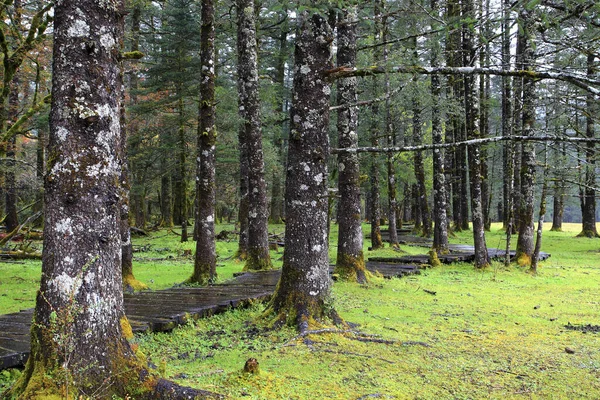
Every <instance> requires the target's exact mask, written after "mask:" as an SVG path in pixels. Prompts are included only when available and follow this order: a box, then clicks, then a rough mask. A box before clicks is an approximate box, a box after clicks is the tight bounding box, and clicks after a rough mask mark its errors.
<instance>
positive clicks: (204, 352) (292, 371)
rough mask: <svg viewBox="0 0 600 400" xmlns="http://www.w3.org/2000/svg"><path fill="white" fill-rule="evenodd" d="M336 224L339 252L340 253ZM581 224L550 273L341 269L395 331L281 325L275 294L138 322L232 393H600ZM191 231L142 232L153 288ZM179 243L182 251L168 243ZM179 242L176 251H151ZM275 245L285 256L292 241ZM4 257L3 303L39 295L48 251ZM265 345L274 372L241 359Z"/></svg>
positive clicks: (569, 228)
mask: <svg viewBox="0 0 600 400" xmlns="http://www.w3.org/2000/svg"><path fill="white" fill-rule="evenodd" d="M332 227H334V229H333V230H332V235H331V238H332V246H331V247H330V256H331V257H332V261H335V260H334V257H335V254H336V248H335V240H336V239H337V237H336V233H335V226H334V225H333V226H332ZM225 228H227V227H225ZM277 229H279V230H281V229H282V227H277ZM218 230H219V229H218ZM580 230H581V227H580V225H579V224H572V225H571V224H565V226H563V232H546V233H545V237H544V247H543V249H542V250H543V251H546V252H549V253H551V254H552V257H551V258H550V259H549V260H548V261H545V262H543V263H541V265H540V266H539V269H538V274H537V275H531V274H528V273H527V269H526V268H523V267H519V266H517V265H513V266H511V267H509V268H505V267H504V266H503V265H502V264H501V263H500V262H494V263H492V265H491V267H490V268H488V269H486V270H484V271H478V270H475V269H474V268H473V266H472V265H469V264H456V265H451V266H448V265H442V266H440V267H438V268H432V269H428V270H425V271H423V274H422V275H419V276H410V277H405V278H402V279H392V280H384V279H381V278H376V277H374V278H372V280H371V283H370V284H369V285H363V286H360V285H357V284H352V283H344V282H337V283H336V284H335V285H334V286H333V291H334V298H335V301H334V305H335V308H336V310H337V311H338V312H339V313H340V315H341V316H342V317H343V318H344V320H346V321H348V322H353V323H357V324H359V326H358V327H357V328H354V329H355V330H358V331H361V332H365V333H368V334H373V335H379V336H378V337H377V338H378V339H385V340H387V341H389V342H387V343H374V342H363V341H358V340H356V336H353V335H351V334H340V333H321V334H315V335H310V336H305V337H302V338H297V333H296V332H295V331H294V330H291V329H290V328H286V327H284V328H282V329H281V330H277V331H269V330H267V329H266V327H265V326H263V325H260V324H257V323H256V322H255V321H258V320H259V317H260V315H261V314H262V312H263V310H264V306H263V305H255V306H253V307H251V308H250V309H247V310H238V311H232V312H228V313H226V314H223V315H218V316H214V317H212V318H209V319H205V320H200V321H196V322H194V323H193V324H190V325H188V326H186V327H183V328H181V329H176V330H175V331H174V332H173V333H170V334H152V335H142V336H139V335H138V336H136V337H135V339H134V341H135V343H136V344H138V345H139V350H140V351H142V352H143V353H144V354H145V355H146V356H147V357H148V360H149V361H150V362H151V363H153V364H155V365H157V366H159V365H161V364H164V365H165V375H166V377H168V378H171V379H174V380H175V381H177V382H178V383H180V384H182V385H189V386H193V387H199V388H203V389H206V390H212V391H215V392H218V393H223V394H227V395H229V396H230V398H250V399H252V398H254V399H274V398H282V399H324V398H339V399H355V398H358V397H361V396H366V395H379V398H400V399H403V398H410V399H413V398H421V399H431V398H442V399H463V398H464V399H470V398H498V399H504V398H552V399H597V398H600V347H599V346H598V343H599V341H600V336H598V334H597V333H587V334H586V333H582V332H578V331H572V330H568V329H566V328H565V325H567V324H568V323H571V324H592V325H600V300H599V298H598V282H599V281H600V257H598V256H599V253H600V240H598V239H588V238H575V235H577V233H579V232H580ZM365 231H366V230H365ZM503 237H504V233H503V232H502V231H501V229H500V226H499V225H497V224H494V225H493V226H492V231H491V233H488V237H487V239H488V246H490V247H502V246H503V245H504V239H503ZM177 240H178V237H177V236H174V235H166V236H165V233H164V232H162V233H156V234H154V235H153V237H152V238H142V239H135V241H134V243H135V244H136V245H144V244H151V246H152V251H149V252H145V253H136V254H135V256H136V259H135V260H134V273H135V275H136V277H137V278H138V279H139V280H141V281H142V282H145V283H147V284H149V285H150V286H151V287H152V288H153V289H157V288H161V287H168V286H171V285H172V284H174V283H179V282H182V281H183V280H185V278H187V277H188V276H189V273H190V271H191V269H192V267H193V260H192V258H189V257H188V258H186V257H183V256H180V255H179V254H180V252H181V253H183V251H182V250H183V249H187V248H190V249H191V248H193V247H192V246H193V243H191V242H190V243H183V244H180V243H178V242H177ZM452 241H453V242H455V243H469V242H471V233H470V232H469V231H465V232H460V233H457V236H456V237H455V238H453V239H452ZM367 242H368V241H367ZM513 243H516V238H515V239H513ZM165 247H168V248H170V251H158V250H159V249H161V248H165ZM236 249H237V243H235V240H232V242H230V243H226V242H219V243H218V245H217V251H218V252H219V255H220V257H221V258H220V260H219V264H220V266H219V267H218V272H219V279H227V278H229V277H231V274H232V273H233V272H236V271H239V270H241V269H242V267H243V263H241V262H239V261H235V260H234V259H233V258H232V259H230V260H225V258H228V257H231V256H232V255H233V254H234V253H235V250H236ZM403 250H405V251H407V252H409V253H413V254H415V253H421V254H424V253H426V252H427V249H426V248H414V247H408V246H403ZM375 254H376V255H378V256H398V253H397V252H396V251H394V250H393V249H390V248H389V247H387V246H386V248H385V249H382V250H377V251H372V252H371V251H365V257H366V258H368V257H369V256H370V255H375ZM169 255H171V256H173V257H174V258H173V259H168V260H164V261H151V260H148V259H150V258H164V257H167V256H169ZM272 256H273V259H274V261H276V262H275V264H276V265H278V266H280V265H281V262H280V261H279V262H277V259H278V258H280V254H279V255H278V254H276V253H272ZM141 259H146V261H141ZM0 270H2V274H1V275H0V276H2V278H0V281H1V282H2V283H1V284H0V287H2V293H3V294H6V296H0V310H2V313H6V312H11V311H16V310H18V309H20V308H24V307H30V306H33V299H34V296H35V290H36V289H37V287H36V286H37V283H38V282H39V264H37V266H36V264H34V263H29V262H28V263H25V264H0ZM5 288H6V290H5ZM423 289H426V290H428V291H429V292H436V295H432V294H430V293H427V292H425V291H424V290H423ZM13 298H23V299H28V300H23V301H18V300H17V301H14V300H11V299H13ZM27 301H29V303H27ZM567 348H568V349H569V352H567V351H566V350H565V349H567ZM251 357H254V358H256V359H257V360H258V362H259V363H260V370H261V373H260V374H257V375H252V374H245V373H243V372H241V371H242V368H243V366H244V363H245V362H246V360H247V359H248V358H251ZM10 374H11V372H8V371H5V372H2V373H1V375H0V376H1V378H0V382H3V384H4V385H6V384H8V383H9V382H11V381H13V380H14V376H11V375H10Z"/></svg>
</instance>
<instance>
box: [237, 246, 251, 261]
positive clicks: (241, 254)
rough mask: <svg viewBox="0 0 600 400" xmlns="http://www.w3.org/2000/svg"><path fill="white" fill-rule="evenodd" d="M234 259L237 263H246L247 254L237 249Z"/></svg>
mask: <svg viewBox="0 0 600 400" xmlns="http://www.w3.org/2000/svg"><path fill="white" fill-rule="evenodd" d="M234 257H235V259H236V260H238V261H246V260H247V259H248V252H247V251H246V250H244V249H241V248H238V249H237V251H236V252H235V255H234Z"/></svg>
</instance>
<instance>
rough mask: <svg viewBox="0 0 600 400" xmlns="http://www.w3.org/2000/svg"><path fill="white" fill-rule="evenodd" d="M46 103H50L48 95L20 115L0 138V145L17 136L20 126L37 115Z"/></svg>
mask: <svg viewBox="0 0 600 400" xmlns="http://www.w3.org/2000/svg"><path fill="white" fill-rule="evenodd" d="M48 103H50V95H47V96H46V97H44V98H43V99H42V101H40V102H38V103H37V104H34V105H33V106H31V108H30V109H29V110H27V111H26V112H25V113H24V114H23V115H21V117H19V119H18V120H17V121H16V122H15V123H14V124H13V125H12V126H11V127H10V128H9V129H8V130H7V131H6V132H5V133H4V134H3V135H2V136H0V143H3V142H7V141H8V140H10V139H11V138H12V137H13V136H15V135H17V134H18V133H19V128H21V125H23V124H24V123H25V122H27V121H28V120H29V119H30V118H31V117H32V116H33V115H34V114H35V113H37V112H38V111H39V110H40V109H41V108H42V107H43V106H44V105H45V104H48Z"/></svg>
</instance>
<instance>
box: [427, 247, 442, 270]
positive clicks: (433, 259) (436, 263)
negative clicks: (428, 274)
mask: <svg viewBox="0 0 600 400" xmlns="http://www.w3.org/2000/svg"><path fill="white" fill-rule="evenodd" d="M429 265H430V266H431V267H432V268H436V267H440V266H441V265H442V263H441V262H440V258H439V257H438V254H437V251H436V250H435V249H434V248H431V249H429Z"/></svg>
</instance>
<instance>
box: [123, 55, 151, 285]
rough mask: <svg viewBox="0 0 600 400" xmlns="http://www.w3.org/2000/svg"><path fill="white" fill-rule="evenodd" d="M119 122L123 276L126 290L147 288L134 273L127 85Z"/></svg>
mask: <svg viewBox="0 0 600 400" xmlns="http://www.w3.org/2000/svg"><path fill="white" fill-rule="evenodd" d="M120 68H121V82H122V80H123V63H122V62H121V64H120ZM119 101H120V104H119V110H120V114H119V123H120V124H121V134H120V136H119V140H118V143H117V145H118V147H117V148H116V151H117V155H118V158H119V164H120V167H121V173H120V177H119V191H120V192H119V231H120V234H121V277H122V280H123V289H124V290H128V291H131V290H134V291H135V290H145V289H148V286H147V285H146V284H144V283H142V282H140V281H138V280H137V279H135V276H134V275H133V245H132V243H131V220H132V218H131V214H130V207H129V204H130V193H131V185H130V183H129V164H128V157H127V129H126V127H127V115H126V113H125V86H124V85H122V87H121V97H120V99H119Z"/></svg>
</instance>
